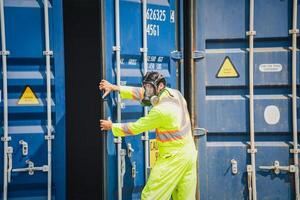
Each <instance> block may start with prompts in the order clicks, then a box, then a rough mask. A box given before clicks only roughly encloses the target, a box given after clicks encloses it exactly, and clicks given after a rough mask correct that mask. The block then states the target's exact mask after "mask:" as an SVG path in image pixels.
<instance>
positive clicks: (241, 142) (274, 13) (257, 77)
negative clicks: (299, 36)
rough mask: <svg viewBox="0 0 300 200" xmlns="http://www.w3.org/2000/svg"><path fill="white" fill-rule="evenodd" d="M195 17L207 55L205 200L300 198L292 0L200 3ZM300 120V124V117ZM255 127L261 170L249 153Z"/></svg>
mask: <svg viewBox="0 0 300 200" xmlns="http://www.w3.org/2000/svg"><path fill="white" fill-rule="evenodd" d="M252 3H253V4H252ZM250 5H254V7H253V10H252V9H251V8H252V6H250ZM296 5H297V4H296ZM294 6H295V5H294ZM298 13H299V12H298ZM252 17H253V19H254V23H253V27H251V23H250V21H251V18H252ZM195 19H197V20H196V21H195V34H196V36H195V40H196V42H195V45H196V46H195V49H196V50H199V51H203V52H205V58H204V59H202V60H200V61H198V62H196V63H195V68H196V80H197V83H196V94H195V95H196V99H197V100H196V104H197V105H196V107H197V110H196V113H197V115H198V116H199V117H198V119H197V124H198V125H199V126H200V127H204V128H206V129H207V134H206V135H204V136H201V137H200V139H199V140H200V141H199V146H198V147H199V158H200V160H199V166H200V176H199V180H200V187H199V189H200V194H201V199H248V198H250V197H249V196H252V198H253V199H254V198H255V196H257V199H281V200H283V199H296V194H295V193H296V192H295V191H297V188H296V187H299V185H298V186H297V184H295V182H297V181H295V170H296V168H298V163H297V162H296V163H295V160H294V154H293V153H292V152H290V150H293V149H294V148H295V149H298V145H295V147H294V146H293V117H292V116H293V112H295V114H296V112H297V111H298V112H299V100H298V99H299V97H297V100H296V98H295V99H294V101H295V102H296V101H297V104H298V105H297V108H296V107H295V110H294V111H292V101H293V100H292V82H293V81H292V76H293V74H294V75H295V76H296V77H297V79H294V81H295V84H294V86H296V85H297V87H298V88H299V51H298V50H297V52H296V50H295V52H296V53H295V55H294V56H295V57H294V58H295V59H296V63H295V69H296V68H297V69H296V70H295V71H294V72H292V71H293V70H292V68H293V67H292V66H293V63H292V58H293V55H292V52H293V50H292V49H291V48H290V47H292V45H293V39H292V34H291V33H292V32H295V30H296V29H297V27H299V16H296V17H295V18H293V1H292V0H261V1H252V0H249V1H238V0H214V1H211V0H202V1H200V0H199V1H196V4H195ZM297 19H298V20H297ZM295 20H297V21H298V23H295V25H296V27H295V26H293V22H296V21H295ZM290 30H292V31H290ZM293 30H294V31H293ZM252 37H254V40H252V39H251V38H252ZM295 39H296V37H295ZM251 42H253V43H254V46H253V47H254V49H253V54H252V53H251V51H252V48H251ZM251 54H252V55H251ZM251 61H253V65H252V64H251ZM251 65H252V67H253V74H252V75H253V77H252V78H251V76H249V75H251V74H250V73H251ZM251 80H253V84H254V87H253V88H254V95H253V98H254V99H253V104H252V103H251V95H250V92H251V91H250V90H251V85H250V82H251ZM297 92H298V93H299V89H297ZM252 105H253V124H251V115H250V114H251V109H250V107H251V106H252ZM295 122H296V123H295V124H294V126H295V125H297V124H298V127H299V114H298V115H297V116H296V115H295ZM251 127H254V129H253V131H254V133H255V137H254V140H255V147H253V150H254V152H252V154H253V155H254V156H255V161H256V165H255V168H253V166H254V165H253V162H252V161H251V151H250V152H248V151H247V150H251V145H250V132H251ZM298 131H299V128H298V130H295V133H296V135H297V134H298ZM296 141H297V140H296ZM255 149H256V150H255ZM297 155H298V154H296V157H297ZM279 166H280V167H279ZM251 167H252V169H251ZM253 171H255V172H256V175H255V174H254V173H253ZM255 178H256V181H255ZM298 181H299V177H298ZM254 182H255V183H256V188H255V185H254ZM255 189H256V194H255ZM249 191H252V192H249ZM298 191H299V188H298Z"/></svg>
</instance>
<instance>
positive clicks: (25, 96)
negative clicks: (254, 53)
mask: <svg viewBox="0 0 300 200" xmlns="http://www.w3.org/2000/svg"><path fill="white" fill-rule="evenodd" d="M37 104H40V102H39V100H38V98H37V97H36V95H35V93H34V92H33V91H32V89H31V88H30V87H29V86H26V87H25V89H24V91H23V93H22V95H21V97H20V98H19V101H18V105H37Z"/></svg>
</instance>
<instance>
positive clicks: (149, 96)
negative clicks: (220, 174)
mask: <svg viewBox="0 0 300 200" xmlns="http://www.w3.org/2000/svg"><path fill="white" fill-rule="evenodd" d="M99 89H100V90H103V91H104V92H105V93H104V95H103V96H104V97H105V96H106V95H108V94H109V93H110V92H111V91H117V92H120V96H121V98H122V99H132V100H137V101H139V102H140V103H141V104H142V105H143V106H151V109H150V111H149V113H148V115H146V116H145V117H141V118H140V119H139V120H137V121H136V122H129V123H112V122H111V121H110V120H100V128H101V130H103V131H109V130H112V133H113V135H114V136H115V137H124V136H130V135H137V134H139V133H143V132H145V131H150V130H154V129H155V130H156V140H157V145H158V152H159V155H158V159H157V161H156V163H155V165H154V167H153V168H152V170H151V172H150V176H149V178H148V181H147V183H146V185H145V187H144V189H143V191H142V196H141V199H142V200H169V199H170V197H171V196H172V199H173V200H193V199H195V194H196V183H197V173H196V171H197V170H196V165H197V164H196V163H197V151H196V148H195V144H194V140H193V137H192V130H191V122H190V117H189V113H188V110H187V105H186V101H185V99H184V97H183V96H182V95H181V93H180V92H179V91H178V90H175V89H171V88H167V87H166V80H165V78H164V76H163V75H162V74H160V73H159V72H147V73H146V75H145V76H144V77H143V83H142V87H141V88H139V87H129V86H117V85H113V84H111V83H109V82H108V81H106V80H102V81H101V82H100V84H99Z"/></svg>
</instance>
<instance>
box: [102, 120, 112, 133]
mask: <svg viewBox="0 0 300 200" xmlns="http://www.w3.org/2000/svg"><path fill="white" fill-rule="evenodd" d="M111 128H112V122H111V121H110V120H104V119H102V120H100V129H101V131H109V130H110V129H111Z"/></svg>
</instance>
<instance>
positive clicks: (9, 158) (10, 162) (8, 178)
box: [6, 147, 14, 183]
mask: <svg viewBox="0 0 300 200" xmlns="http://www.w3.org/2000/svg"><path fill="white" fill-rule="evenodd" d="M13 151H14V149H13V147H7V150H6V153H7V159H8V168H7V182H8V183H10V182H11V170H12V154H13Z"/></svg>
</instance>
